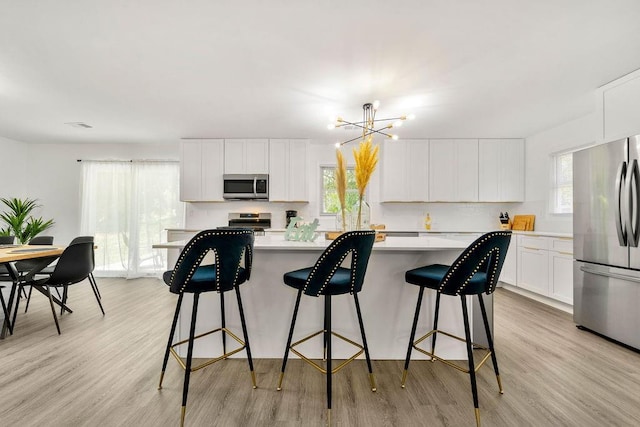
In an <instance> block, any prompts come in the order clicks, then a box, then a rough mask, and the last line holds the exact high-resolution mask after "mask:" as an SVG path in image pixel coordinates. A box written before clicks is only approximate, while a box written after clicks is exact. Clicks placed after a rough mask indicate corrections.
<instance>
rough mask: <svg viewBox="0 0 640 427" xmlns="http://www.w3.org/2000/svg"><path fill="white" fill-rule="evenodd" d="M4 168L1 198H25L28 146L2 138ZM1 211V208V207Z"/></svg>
mask: <svg viewBox="0 0 640 427" xmlns="http://www.w3.org/2000/svg"><path fill="white" fill-rule="evenodd" d="M0 150H2V151H1V152H2V167H0V183H1V184H0V197H4V198H10V197H25V196H28V194H25V192H26V188H27V185H26V181H25V178H24V177H25V170H26V165H27V144H25V143H22V142H18V141H14V140H12V139H8V138H3V137H0ZM0 209H1V207H0Z"/></svg>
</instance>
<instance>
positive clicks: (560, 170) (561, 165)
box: [551, 152, 573, 214]
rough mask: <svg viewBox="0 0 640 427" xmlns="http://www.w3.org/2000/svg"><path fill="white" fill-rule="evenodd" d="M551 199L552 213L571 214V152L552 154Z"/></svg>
mask: <svg viewBox="0 0 640 427" xmlns="http://www.w3.org/2000/svg"><path fill="white" fill-rule="evenodd" d="M552 159H553V183H552V191H551V197H552V198H553V200H552V203H551V211H552V213H558V214H569V213H572V212H573V152H564V153H558V154H554V155H553V156H552Z"/></svg>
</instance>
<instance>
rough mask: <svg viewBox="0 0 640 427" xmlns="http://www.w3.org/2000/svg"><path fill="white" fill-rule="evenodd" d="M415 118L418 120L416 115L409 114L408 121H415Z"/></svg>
mask: <svg viewBox="0 0 640 427" xmlns="http://www.w3.org/2000/svg"><path fill="white" fill-rule="evenodd" d="M415 118H416V115H415V114H409V115H408V116H407V120H413V119H415Z"/></svg>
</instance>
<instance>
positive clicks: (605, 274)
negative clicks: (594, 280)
mask: <svg viewBox="0 0 640 427" xmlns="http://www.w3.org/2000/svg"><path fill="white" fill-rule="evenodd" d="M580 271H584V272H585V273H587V274H595V275H596V276H603V277H611V278H613V279H620V280H626V281H628V282H635V283H640V278H639V277H635V276H627V275H626V274H619V273H611V272H607V271H600V270H592V269H590V268H589V267H584V266H583V267H580Z"/></svg>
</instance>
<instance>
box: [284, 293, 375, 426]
mask: <svg viewBox="0 0 640 427" xmlns="http://www.w3.org/2000/svg"><path fill="white" fill-rule="evenodd" d="M301 296H302V290H299V291H298V296H297V298H296V303H295V307H294V310H293V317H292V320H291V327H290V329H289V337H288V338H287V346H286V348H285V354H284V357H283V360H282V370H281V372H280V377H279V379H278V386H277V388H276V390H278V391H281V390H282V381H283V379H284V372H285V368H286V365H287V360H288V357H289V352H290V351H291V352H292V353H294V354H295V355H297V356H298V357H299V358H301V359H302V360H303V361H304V362H306V363H307V364H309V365H311V366H313V367H314V368H315V369H316V370H318V371H320V372H321V373H323V374H325V375H326V376H327V423H328V425H331V399H332V396H331V389H332V376H333V374H335V373H336V372H338V371H340V370H341V369H342V368H344V367H345V366H346V365H348V364H349V363H350V362H352V361H354V360H355V359H356V358H357V357H358V356H360V355H361V354H363V353H364V354H365V358H366V361H367V368H368V370H369V382H370V385H371V391H373V392H375V391H376V390H377V387H376V381H375V376H374V375H373V369H372V365H371V358H370V356H369V348H368V346H367V340H366V335H365V332H364V325H363V323H362V314H361V312H360V304H359V301H358V296H357V294H353V296H354V300H355V305H356V313H357V315H358V323H359V326H360V332H361V334H362V340H363V341H362V345H361V344H358V343H357V342H355V341H352V340H350V339H349V338H346V337H344V336H342V335H340V334H338V333H336V332H333V331H332V330H331V295H325V296H324V298H325V319H324V327H325V328H326V329H323V330H320V331H317V332H314V333H312V334H310V335H308V336H306V337H304V338H302V339H300V340H298V341H296V342H294V343H292V342H291V341H292V338H293V331H294V328H295V323H296V319H297V316H298V309H299V307H300V298H301ZM321 334H322V335H323V340H324V343H323V346H324V348H323V355H324V356H325V357H326V361H325V363H324V366H323V365H321V364H319V363H317V362H315V361H314V360H312V359H310V358H309V357H307V356H306V355H304V354H303V353H302V352H300V351H298V350H297V349H296V346H298V345H300V344H302V343H304V342H306V341H308V340H310V339H312V338H315V337H317V336H319V335H321ZM332 337H336V338H338V339H341V340H342V341H344V342H347V343H349V344H351V345H352V346H354V347H356V348H357V349H358V351H356V353H354V354H353V355H351V356H350V357H349V358H347V359H346V360H344V361H342V362H341V363H340V364H338V365H337V366H333V358H332V353H331V347H332V345H331V341H332V339H331V338H332Z"/></svg>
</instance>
